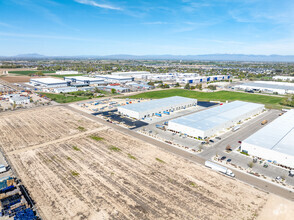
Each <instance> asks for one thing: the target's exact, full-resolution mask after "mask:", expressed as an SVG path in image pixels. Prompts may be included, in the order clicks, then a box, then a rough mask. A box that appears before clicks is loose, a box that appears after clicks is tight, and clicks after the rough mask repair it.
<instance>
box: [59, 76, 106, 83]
mask: <svg viewBox="0 0 294 220" xmlns="http://www.w3.org/2000/svg"><path fill="white" fill-rule="evenodd" d="M64 80H66V81H68V82H71V84H72V85H74V84H81V85H101V84H105V82H104V79H98V78H92V77H86V76H66V77H64Z"/></svg>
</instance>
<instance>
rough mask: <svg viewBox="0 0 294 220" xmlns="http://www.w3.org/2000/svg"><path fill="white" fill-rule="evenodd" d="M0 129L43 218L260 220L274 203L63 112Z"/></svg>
mask: <svg viewBox="0 0 294 220" xmlns="http://www.w3.org/2000/svg"><path fill="white" fill-rule="evenodd" d="M0 125H1V126H0V140H1V146H0V147H1V148H2V150H3V151H4V152H5V153H6V154H7V156H8V158H9V161H10V162H11V166H12V167H13V168H14V169H15V170H16V171H17V173H18V174H19V177H20V178H21V180H22V182H23V184H24V185H25V186H26V187H27V189H28V190H29V192H30V194H31V196H32V198H33V199H34V200H35V202H36V203H37V206H38V208H39V211H40V214H41V216H42V218H43V219H195V218H196V219H235V218H236V216H238V218H239V219H252V218H253V219H254V218H256V216H258V215H259V213H261V211H262V209H263V207H264V206H265V205H266V203H267V200H268V199H270V198H271V197H272V195H268V194H267V193H265V192H262V191H260V190H257V189H255V188H253V187H251V186H249V185H247V184H244V183H242V182H239V181H237V180H235V179H231V178H228V177H225V176H223V175H219V174H218V173H215V172H213V171H211V170H209V169H207V168H204V167H203V166H200V165H197V164H195V163H192V162H189V161H187V160H185V159H183V158H182V157H180V156H176V155H174V154H171V153H168V152H165V151H163V150H161V149H160V148H157V147H156V146H154V145H151V144H149V143H146V142H144V141H142V140H139V139H136V138H134V137H131V136H129V135H126V134H123V133H121V132H119V131H117V130H114V129H112V128H109V127H108V126H106V125H102V124H100V123H98V122H94V121H92V120H90V119H87V118H85V117H84V116H82V115H80V114H78V113H75V112H73V111H71V110H69V109H66V108H64V107H61V106H48V107H44V108H43V109H42V110H40V108H39V109H31V110H25V111H18V112H15V113H14V114H13V115H12V114H9V113H3V115H2V116H1V117H0ZM37 131H38V132H37ZM290 208H291V207H290ZM290 208H289V209H290Z"/></svg>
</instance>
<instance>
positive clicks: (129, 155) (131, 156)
mask: <svg viewBox="0 0 294 220" xmlns="http://www.w3.org/2000/svg"><path fill="white" fill-rule="evenodd" d="M128 157H129V158H131V159H133V160H137V158H136V157H134V156H133V155H131V154H128Z"/></svg>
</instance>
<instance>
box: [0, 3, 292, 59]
mask: <svg viewBox="0 0 294 220" xmlns="http://www.w3.org/2000/svg"><path fill="white" fill-rule="evenodd" d="M26 53H39V54H43V55H48V56H77V55H112V54H132V55H161V54H173V55H199V54H215V53H219V54H263V55H270V54H279V55H294V1H293V0H206V1H205V0H0V56H13V55H17V54H26Z"/></svg>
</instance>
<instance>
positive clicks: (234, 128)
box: [232, 125, 240, 131]
mask: <svg viewBox="0 0 294 220" xmlns="http://www.w3.org/2000/svg"><path fill="white" fill-rule="evenodd" d="M239 129H240V125H237V126H235V127H233V129H232V131H237V130H239Z"/></svg>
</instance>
